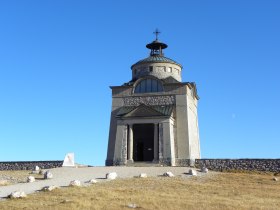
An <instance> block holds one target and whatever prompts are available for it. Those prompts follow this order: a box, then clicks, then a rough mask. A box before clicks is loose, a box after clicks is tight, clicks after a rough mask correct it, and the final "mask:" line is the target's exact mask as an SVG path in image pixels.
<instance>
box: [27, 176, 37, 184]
mask: <svg viewBox="0 0 280 210" xmlns="http://www.w3.org/2000/svg"><path fill="white" fill-rule="evenodd" d="M27 182H29V183H31V182H35V177H34V176H29V177H27Z"/></svg>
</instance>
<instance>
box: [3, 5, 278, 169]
mask: <svg viewBox="0 0 280 210" xmlns="http://www.w3.org/2000/svg"><path fill="white" fill-rule="evenodd" d="M279 11H280V1H278V0H275V1H271V0H263V1H258V0H254V1H249V0H246V1H244V0H239V1H237V0H229V1H224V0H220V1H217V0H211V1H210V0H209V1H208V0H205V1H187V0H186V1H183V0H181V1H178V0H172V1H167V0H166V1H162V0H161V1H159V0H156V1H151V0H141V1H140V0H138V1H131V0H126V1H125V0H123V1H122V0H120V1H115V0H111V1H108V0H105V1H86V0H83V1H70V0H67V1H66V0H65V1H62V0H60V1H55V0H49V1H28V0H27V1H20V0H19V1H14V0H10V1H1V2H0V30H1V31H0V32H1V33H0V161H9V160H13V161H16V160H56V159H59V160H60V159H63V158H64V155H65V153H67V152H74V153H75V155H76V161H77V162H79V163H85V164H92V165H104V161H105V159H106V152H107V141H108V132H109V121H110V109H111V92H110V88H109V86H111V85H112V86H115V85H122V84H123V83H124V82H127V81H129V80H130V79H131V70H130V66H131V65H132V64H134V63H135V62H137V61H138V60H140V59H142V58H145V57H147V56H148V53H149V52H148V50H147V49H146V48H145V45H146V44H147V43H149V42H151V41H152V40H153V39H154V35H153V33H152V32H153V31H154V30H155V28H159V29H160V31H161V32H162V33H161V34H160V40H162V41H164V42H166V43H167V44H168V45H169V48H167V49H166V50H165V55H166V56H167V57H170V58H172V59H174V60H176V61H178V62H179V63H181V64H182V65H183V67H184V69H183V74H182V76H183V80H184V81H194V82H196V84H197V87H198V94H199V96H200V98H201V99H200V101H199V125H200V138H201V153H202V157H203V158H280V155H279V153H280V152H279V151H280V111H279V109H280V99H279V98H280V96H279V95H280V94H279V91H280V82H279V80H280V73H279V71H280V12H279Z"/></svg>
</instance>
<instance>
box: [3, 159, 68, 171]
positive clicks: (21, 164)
mask: <svg viewBox="0 0 280 210" xmlns="http://www.w3.org/2000/svg"><path fill="white" fill-rule="evenodd" d="M62 164H63V161H62V160H54V161H53V160H52V161H17V162H15V161H13V162H0V171H6V170H34V169H35V166H39V167H40V168H42V169H48V168H58V167H62Z"/></svg>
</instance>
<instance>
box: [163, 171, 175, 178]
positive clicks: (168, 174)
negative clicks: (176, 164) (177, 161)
mask: <svg viewBox="0 0 280 210" xmlns="http://www.w3.org/2000/svg"><path fill="white" fill-rule="evenodd" d="M163 176H167V177H174V174H173V173H172V172H170V171H168V172H165V173H164V174H163Z"/></svg>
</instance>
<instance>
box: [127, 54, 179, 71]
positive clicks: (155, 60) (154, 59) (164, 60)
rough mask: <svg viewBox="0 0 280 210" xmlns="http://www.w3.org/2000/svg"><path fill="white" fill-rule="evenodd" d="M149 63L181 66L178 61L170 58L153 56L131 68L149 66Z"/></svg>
mask: <svg viewBox="0 0 280 210" xmlns="http://www.w3.org/2000/svg"><path fill="white" fill-rule="evenodd" d="M147 63H172V64H176V65H178V66H181V67H182V65H181V64H179V63H177V62H176V61H174V60H172V59H170V58H167V57H165V56H162V55H151V56H149V57H147V58H144V59H142V60H140V61H138V62H136V63H135V64H133V65H132V66H131V69H132V68H133V67H134V66H135V65H139V64H147Z"/></svg>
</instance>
